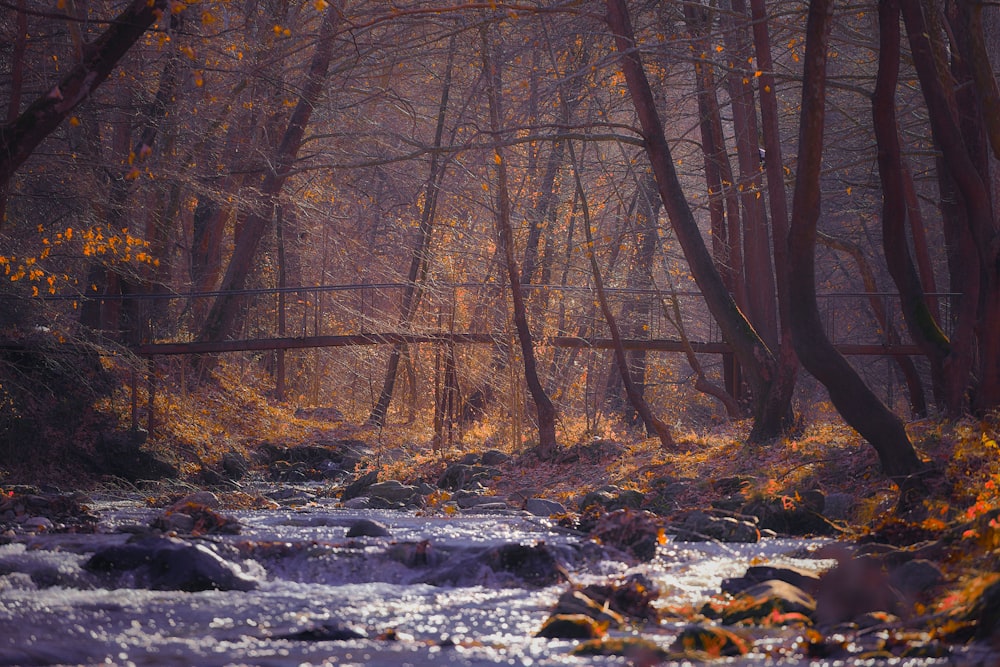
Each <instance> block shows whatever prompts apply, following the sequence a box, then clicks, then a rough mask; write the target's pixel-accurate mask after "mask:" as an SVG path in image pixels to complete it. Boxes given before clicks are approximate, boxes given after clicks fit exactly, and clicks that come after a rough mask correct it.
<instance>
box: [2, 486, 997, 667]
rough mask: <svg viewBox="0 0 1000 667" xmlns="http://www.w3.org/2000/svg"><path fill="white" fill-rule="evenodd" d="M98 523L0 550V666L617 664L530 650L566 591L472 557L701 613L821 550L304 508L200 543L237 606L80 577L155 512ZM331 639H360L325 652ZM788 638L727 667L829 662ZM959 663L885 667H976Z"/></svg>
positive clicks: (566, 644)
mask: <svg viewBox="0 0 1000 667" xmlns="http://www.w3.org/2000/svg"><path fill="white" fill-rule="evenodd" d="M97 509H98V510H99V511H98V513H99V515H100V517H101V523H100V525H99V529H98V532H97V534H40V535H37V536H34V537H26V538H23V539H22V538H17V539H15V540H13V541H11V542H10V543H8V544H5V545H2V546H0V664H3V665H48V664H71V665H76V664H83V665H93V664H115V665H129V664H134V665H243V664H249V665H281V666H285V665H302V664H324V663H326V664H336V665H385V666H390V665H391V666H400V665H415V666H416V665H598V664H599V665H605V664H608V665H611V664H627V663H626V661H625V660H624V659H622V658H616V657H587V658H583V657H575V656H573V655H571V650H572V648H573V647H574V646H575V645H576V643H575V642H573V641H566V640H551V639H542V638H536V637H535V634H536V633H537V631H538V630H539V628H540V627H541V625H542V623H543V622H544V620H545V619H546V618H547V617H548V616H549V614H550V612H551V610H552V607H553V604H554V603H555V601H556V599H557V598H558V597H559V595H560V593H562V592H563V591H565V590H566V589H567V586H568V585H567V584H566V583H559V584H554V585H543V586H540V587H538V586H531V585H528V584H526V583H525V582H523V581H522V580H520V579H518V578H517V577H515V576H513V575H511V574H510V573H507V572H502V571H501V572H496V571H494V570H493V569H491V568H490V567H488V566H486V565H484V564H483V560H482V558H481V555H482V553H483V552H484V550H487V549H489V548H494V547H499V546H501V545H507V544H512V543H518V544H537V543H542V542H544V543H545V544H546V545H548V546H549V547H550V551H551V553H553V554H555V555H556V556H557V558H558V560H559V561H560V562H561V563H562V564H563V566H564V567H565V569H566V570H567V571H568V572H569V575H570V577H571V579H572V581H573V582H575V583H590V582H595V581H608V580H609V579H612V578H617V577H620V576H625V575H628V574H633V573H642V574H644V575H645V576H647V577H648V578H649V579H651V580H652V581H653V582H655V583H656V584H657V585H658V587H659V588H660V589H661V591H662V595H661V598H660V602H662V603H667V604H670V605H682V604H691V605H697V604H699V603H700V601H702V600H704V599H705V598H706V597H707V596H709V595H711V594H713V593H716V592H718V590H719V585H720V582H721V580H722V579H723V578H725V577H732V576H739V575H741V574H743V572H744V571H745V569H746V567H747V566H748V565H749V564H750V563H751V562H755V563H756V562H761V561H767V562H771V563H782V564H793V565H797V566H799V567H804V568H808V569H814V570H819V569H823V568H825V567H828V566H829V565H830V563H829V562H824V561H820V560H816V559H813V558H810V557H809V551H810V550H811V549H813V548H815V547H816V546H817V545H818V544H819V543H818V542H815V541H808V540H784V539H768V540H764V541H762V542H760V543H758V544H744V545H721V544H714V543H675V542H673V541H668V542H667V544H665V545H662V546H661V547H660V549H659V552H658V555H657V557H656V558H655V559H654V560H653V561H651V562H649V563H643V564H640V565H636V564H635V563H634V561H629V559H627V558H624V557H622V556H621V555H620V554H617V555H616V553H615V552H613V551H611V550H606V549H604V548H602V547H600V546H599V545H596V544H594V543H591V542H587V541H585V540H582V539H581V538H580V537H579V536H577V535H572V534H568V533H567V532H566V531H561V530H560V529H558V527H557V526H554V525H553V524H552V523H550V522H549V521H548V520H546V519H539V518H536V517H529V516H526V515H521V514H517V513H501V514H480V515H458V516H447V517H446V516H418V515H416V514H415V513H412V512H409V513H408V512H372V511H350V510H343V509H338V508H335V507H334V506H333V505H332V504H331V505H328V506H325V505H323V504H313V505H311V506H309V507H305V508H300V509H284V510H266V511H244V512H231V513H228V514H229V515H231V516H235V517H237V518H238V519H239V521H240V523H241V524H242V529H241V531H240V534H239V535H226V536H211V537H210V538H209V539H210V541H211V542H212V545H211V546H213V547H214V548H215V549H216V551H217V553H219V554H222V555H223V556H224V557H225V558H226V560H227V561H229V562H230V563H233V564H234V565H235V569H236V570H238V575H239V577H240V579H239V581H242V582H249V583H247V584H246V585H243V586H240V587H242V588H248V589H250V590H226V591H219V590H208V591H200V592H182V591H176V590H150V589H149V588H148V582H144V581H143V580H142V579H141V577H130V575H128V574H124V575H120V576H117V577H116V578H114V579H113V580H111V579H109V578H108V575H107V574H106V573H100V572H92V571H90V570H88V569H86V568H84V567H83V565H84V564H85V563H86V562H87V561H88V559H90V558H91V556H92V555H93V554H94V552H96V551H99V550H102V549H106V548H108V547H110V546H113V545H121V544H124V543H125V542H126V540H127V539H128V538H129V536H130V533H132V532H135V531H136V530H138V527H139V526H146V525H148V524H149V522H150V521H151V520H152V519H153V518H154V516H155V515H156V512H154V511H152V510H148V509H144V508H142V507H141V506H140V505H139V504H138V503H105V504H103V505H99V506H98V507H97ZM359 519H372V520H377V521H379V522H381V523H383V524H385V525H386V526H387V528H388V530H389V533H390V536H389V537H359V538H348V537H347V536H346V533H347V530H348V526H351V525H353V524H354V523H355V522H356V521H357V520H359ZM682 627H683V626H682V625H681V624H672V623H663V624H661V625H659V626H655V627H650V626H646V627H644V628H642V630H641V632H642V635H643V636H644V637H646V638H648V639H652V640H654V641H656V642H657V643H659V644H661V645H663V646H664V647H669V645H670V644H671V642H672V641H673V638H674V637H675V636H676V634H677V633H678V632H679V630H680V629H681V628H682ZM334 630H336V631H338V632H339V631H341V630H354V631H356V633H357V634H358V635H360V636H357V637H354V638H349V639H343V640H341V639H337V640H334V638H333V637H332V636H331V635H330V634H329V633H330V632H333V631H334ZM798 632H799V631H797V630H792V629H790V630H787V631H784V634H782V633H781V631H779V632H778V633H775V631H774V630H771V631H769V633H770V634H769V636H764V635H761V636H760V637H759V638H758V641H757V648H758V650H757V651H755V652H754V653H753V654H751V655H752V656H754V657H747V658H741V659H739V660H738V661H735V662H729V663H726V664H734V665H764V664H768V665H774V664H777V665H783V664H787V665H799V664H802V665H805V664H810V665H822V664H824V663H822V662H815V661H814V662H808V661H806V660H805V659H803V658H801V654H800V653H798V651H797V649H796V648H795V647H796V645H797V639H798V638H797V634H798ZM324 633H327V634H324ZM620 634H622V635H626V634H629V632H626V631H622V632H621V633H620ZM765 653H769V654H770V656H771V657H769V658H768V657H765V655H764V654H765ZM796 656H798V657H796ZM956 660H957V659H956V658H954V657H953V658H951V659H949V660H945V661H942V660H909V661H905V662H902V661H901V662H895V663H892V664H901V665H907V666H910V667H916V666H917V665H945V664H963V665H964V664H983V665H986V664H989V663H985V662H984V663H975V662H973V661H969V662H962V661H960V660H958V661H956ZM830 664H831V665H833V664H845V663H842V662H841V663H830ZM858 664H874V663H858ZM880 664H881V663H880Z"/></svg>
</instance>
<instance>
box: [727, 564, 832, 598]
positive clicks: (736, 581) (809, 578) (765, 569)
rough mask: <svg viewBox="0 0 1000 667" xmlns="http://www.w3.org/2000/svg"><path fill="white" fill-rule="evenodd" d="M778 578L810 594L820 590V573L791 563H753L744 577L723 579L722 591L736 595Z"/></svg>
mask: <svg viewBox="0 0 1000 667" xmlns="http://www.w3.org/2000/svg"><path fill="white" fill-rule="evenodd" d="M772 579H777V580H778V581H784V582H787V583H789V584H791V585H793V586H795V587H797V588H800V589H802V590H803V591H805V592H806V593H808V594H809V595H813V596H815V595H816V592H817V591H818V590H819V579H820V576H819V574H817V573H815V572H812V571H811V570H805V569H802V568H798V567H793V566H791V565H752V566H750V567H748V568H747V571H746V573H745V574H744V575H743V576H742V577H733V578H730V579H723V580H722V592H723V593H729V594H730V595H736V594H738V593H742V592H743V591H745V590H747V589H748V588H750V587H752V586H755V585H757V584H759V583H762V582H765V581H770V580H772Z"/></svg>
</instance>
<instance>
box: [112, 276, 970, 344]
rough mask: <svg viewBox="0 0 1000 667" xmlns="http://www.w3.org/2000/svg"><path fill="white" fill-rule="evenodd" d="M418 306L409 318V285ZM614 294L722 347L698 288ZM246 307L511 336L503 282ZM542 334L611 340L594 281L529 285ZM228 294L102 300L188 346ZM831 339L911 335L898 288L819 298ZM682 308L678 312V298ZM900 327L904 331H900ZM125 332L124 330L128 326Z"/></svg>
mask: <svg viewBox="0 0 1000 667" xmlns="http://www.w3.org/2000/svg"><path fill="white" fill-rule="evenodd" d="M408 289H410V290H411V291H412V295H413V298H414V299H416V300H417V303H418V305H417V307H416V308H415V309H414V310H413V314H412V317H410V318H409V319H408V321H405V320H404V317H403V313H402V310H403V308H402V304H403V302H404V298H405V295H406V293H407V290H408ZM606 293H607V298H608V301H609V304H610V306H611V310H612V312H613V313H614V314H615V317H616V320H617V322H618V326H619V329H620V331H621V334H622V336H623V338H626V339H629V340H637V341H657V340H678V339H680V338H681V336H680V332H679V328H678V327H679V326H681V327H683V329H684V333H685V335H686V337H687V338H688V339H689V340H691V341H695V342H701V343H708V344H721V343H722V342H723V341H722V336H721V333H720V331H719V328H718V326H717V325H716V323H715V321H714V319H713V318H712V317H711V316H710V313H709V310H708V307H707V304H706V303H705V300H704V298H703V297H702V296H701V294H700V293H698V292H692V291H675V292H662V291H657V290H650V289H630V288H608V289H607V290H606ZM230 294H232V295H234V296H235V297H236V298H237V300H238V304H239V308H240V316H239V317H238V323H239V326H238V329H237V330H236V331H233V332H231V334H230V338H231V339H234V340H261V339H273V338H305V337H323V336H346V335H355V336H356V335H361V336H366V335H367V336H375V337H377V336H378V335H383V334H399V335H408V336H417V337H419V336H426V337H433V336H436V335H440V334H447V333H461V334H469V335H471V336H473V337H476V339H479V340H481V339H483V338H488V337H491V336H492V337H495V338H498V339H500V338H505V337H506V338H509V337H510V336H511V335H512V333H511V332H512V331H513V327H512V326H511V324H510V303H509V302H510V299H509V289H508V288H507V286H506V285H504V284H500V283H493V282H488V283H456V284H450V283H449V284H439V283H428V284H426V285H421V286H419V287H418V288H416V289H415V290H414V288H413V287H412V286H408V285H407V284H406V283H363V284H355V285H319V286H296V287H288V288H283V289H273V288H264V289H247V290H242V291H238V292H232V293H230ZM524 294H525V299H526V304H527V308H528V311H529V321H530V323H531V327H532V333H533V335H534V336H535V337H536V338H538V339H543V338H551V337H555V336H562V337H581V338H587V339H591V338H599V339H604V338H608V337H610V331H609V328H608V325H607V323H606V321H605V319H604V317H603V314H602V313H601V309H600V307H599V304H598V302H597V295H596V292H595V291H594V290H593V289H592V288H590V287H586V286H561V285H529V286H525V287H524ZM218 296H219V292H201V293H193V294H145V295H126V296H118V297H95V298H97V299H99V300H101V301H114V300H123V301H131V302H132V304H133V307H134V311H133V312H135V316H134V320H135V321H133V322H132V323H131V326H132V327H133V331H132V332H131V335H127V336H123V339H126V338H127V339H130V340H133V341H138V342H142V343H147V344H148V343H166V342H170V343H185V342H191V341H194V340H196V339H197V336H198V331H199V329H200V327H201V325H202V323H203V322H204V318H205V315H206V314H207V313H208V311H209V309H210V307H211V304H212V301H213V300H214V299H215V298H216V297H218ZM957 296H959V295H956V294H953V293H937V294H932V295H928V302H929V304H930V305H931V306H932V307H933V308H934V309H936V310H937V311H938V312H939V314H940V318H939V321H940V322H942V323H943V326H944V328H945V331H946V333H948V332H950V328H951V327H950V322H951V316H950V315H951V310H952V304H953V301H954V300H955V298H956V297H957ZM817 300H818V305H819V310H820V315H821V317H822V318H823V321H824V325H825V327H826V332H827V336H828V337H829V338H830V340H831V341H832V342H833V343H834V344H836V345H839V346H842V347H845V348H846V349H855V348H856V349H858V350H862V349H869V351H867V352H857V353H866V354H875V353H878V350H877V349H876V348H878V347H880V346H881V347H885V346H887V345H889V346H892V345H904V344H908V343H909V342H910V339H909V336H908V334H907V332H906V327H905V323H904V321H903V317H902V311H901V308H900V299H899V296H898V295H897V294H894V293H888V292H885V293H844V292H838V293H823V294H820V295H818V296H817ZM675 303H676V305H677V311H679V313H680V321H679V322H678V321H677V319H676V316H675V310H674V304H675ZM890 332H891V333H893V334H894V335H895V336H896V337H895V338H893V337H892V336H891V335H889V334H890ZM119 333H121V332H119Z"/></svg>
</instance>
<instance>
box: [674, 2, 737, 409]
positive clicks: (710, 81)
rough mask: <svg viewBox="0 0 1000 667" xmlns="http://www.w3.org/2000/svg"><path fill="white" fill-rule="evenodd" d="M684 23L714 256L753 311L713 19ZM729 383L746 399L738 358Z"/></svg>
mask: <svg viewBox="0 0 1000 667" xmlns="http://www.w3.org/2000/svg"><path fill="white" fill-rule="evenodd" d="M684 17H685V22H686V24H687V28H688V33H689V34H690V35H691V39H692V41H693V46H694V49H695V53H696V54H697V57H696V58H695V59H694V72H695V86H696V90H697V93H698V112H699V117H700V119H701V120H700V122H699V129H700V130H701V147H702V153H704V155H705V182H706V185H707V187H708V211H709V217H710V219H711V223H712V256H713V257H714V258H715V265H716V267H717V268H718V270H719V273H720V274H721V275H722V280H723V282H724V283H725V285H726V287H728V288H729V291H730V294H732V296H733V300H734V301H736V305H737V306H739V307H740V309H741V310H747V309H748V306H747V302H748V297H747V290H746V283H745V281H744V280H743V275H744V273H743V248H742V243H741V239H742V238H743V231H742V225H741V222H740V201H739V196H738V193H737V190H736V187H735V186H734V178H733V170H732V166H731V165H730V164H729V155H728V153H727V152H726V138H725V134H724V133H723V130H722V113H721V111H720V106H719V99H718V94H717V92H716V83H715V74H714V68H713V66H712V62H711V60H710V58H709V54H710V53H711V52H712V45H711V40H710V34H711V24H712V18H711V13H710V10H709V8H708V7H705V6H704V5H700V4H696V3H685V4H684ZM722 363H723V378H724V379H725V385H726V389H727V391H728V392H729V394H730V395H731V396H732V397H733V398H734V399H736V400H737V402H739V401H740V400H741V399H742V398H743V390H742V384H743V380H742V377H741V375H742V374H741V372H740V368H739V364H738V363H736V360H735V358H734V355H733V353H732V352H726V353H724V354H723V355H722Z"/></svg>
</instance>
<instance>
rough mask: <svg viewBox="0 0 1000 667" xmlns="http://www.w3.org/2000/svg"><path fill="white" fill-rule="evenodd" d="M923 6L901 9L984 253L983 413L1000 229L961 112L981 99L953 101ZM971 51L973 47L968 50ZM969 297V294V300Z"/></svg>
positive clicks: (949, 164)
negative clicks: (960, 116) (956, 102)
mask: <svg viewBox="0 0 1000 667" xmlns="http://www.w3.org/2000/svg"><path fill="white" fill-rule="evenodd" d="M920 4H921V3H918V2H904V3H902V4H901V5H900V9H901V11H902V15H903V22H904V24H905V25H906V32H907V37H908V38H909V43H910V52H911V53H912V55H913V64H914V67H915V68H916V70H917V76H918V78H919V80H920V89H921V91H922V93H923V96H924V101H925V103H926V104H927V112H928V120H929V121H930V125H931V134H932V136H933V137H934V141H935V144H936V145H937V147H938V149H939V150H940V151H941V159H942V163H943V165H944V167H945V169H946V170H947V173H948V177H949V178H951V179H954V184H955V187H956V188H957V190H958V193H960V195H961V198H960V200H959V201H960V204H961V207H962V210H961V213H962V215H961V217H962V218H964V221H965V225H966V226H967V227H968V232H969V234H970V235H971V238H972V240H973V241H974V245H975V250H976V253H977V254H978V260H979V265H980V271H981V276H980V278H979V281H980V289H981V290H982V293H981V294H980V299H979V300H978V303H977V304H976V305H977V307H978V310H979V312H978V316H977V322H976V324H975V330H976V335H977V336H978V350H979V367H978V377H977V380H978V383H977V385H976V388H975V392H974V394H973V400H972V403H973V405H972V407H973V409H974V410H975V411H976V412H977V413H984V412H986V411H988V410H990V409H992V408H995V407H997V406H998V405H1000V261H998V258H1000V233H998V230H997V226H996V220H995V219H994V214H993V202H992V197H991V193H990V189H989V188H988V187H987V185H986V182H985V181H984V177H983V174H982V172H981V169H982V168H983V167H982V156H981V154H980V152H981V151H982V150H983V149H984V146H982V145H980V143H978V142H975V143H972V144H970V143H969V139H970V138H972V139H974V138H975V137H974V136H967V135H974V134H975V135H977V136H978V135H979V133H974V132H972V131H969V130H968V129H966V132H965V133H963V127H962V126H961V125H960V123H959V120H958V118H957V117H956V111H958V112H959V114H958V115H961V113H962V108H963V107H965V108H964V113H965V114H966V118H968V115H969V114H979V112H978V110H977V109H978V104H976V98H975V96H973V95H970V96H968V97H963V103H961V104H957V105H956V104H954V103H953V102H952V99H953V96H952V95H950V91H948V90H947V89H946V88H945V86H944V83H943V81H942V77H941V72H939V71H938V67H937V62H936V58H935V49H934V42H935V41H936V40H938V39H939V37H938V33H937V31H932V30H931V28H929V26H928V22H927V21H926V19H925V16H924V14H923V11H922V9H921V6H920ZM965 28H966V29H967V28H968V25H966V26H965ZM952 32H954V31H952ZM932 34H933V37H932ZM955 37H956V38H957V45H958V46H959V47H960V50H962V49H961V47H964V46H965V45H966V42H967V41H968V38H969V35H968V34H961V33H959V34H958V35H956V36H955ZM967 54H968V51H966V53H963V55H966V56H967ZM958 92H959V93H962V92H963V91H962V90H959V91H958ZM969 92H971V91H969ZM968 122H971V123H972V124H974V125H976V124H978V123H979V121H978V119H976V118H971V119H969V120H968ZM958 233H959V234H960V233H961V232H958ZM953 234H955V232H953ZM972 260H973V258H972V257H966V258H960V260H959V261H972ZM968 296H969V295H968V294H966V295H965V298H968ZM970 307H971V306H970ZM957 333H961V332H957ZM956 345H957V343H956Z"/></svg>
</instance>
